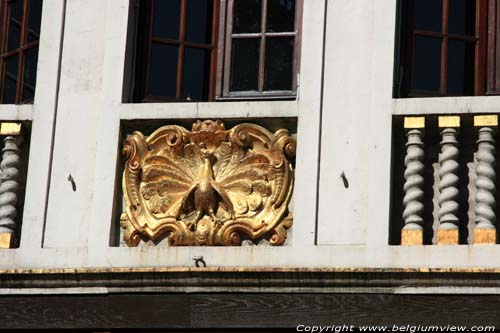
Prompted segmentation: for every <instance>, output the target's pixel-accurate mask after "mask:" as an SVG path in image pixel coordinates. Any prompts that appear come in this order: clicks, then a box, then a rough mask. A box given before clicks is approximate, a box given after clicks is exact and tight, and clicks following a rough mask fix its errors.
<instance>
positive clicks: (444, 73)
mask: <svg viewBox="0 0 500 333" xmlns="http://www.w3.org/2000/svg"><path fill="white" fill-rule="evenodd" d="M448 8H449V0H443V19H442V31H443V36H444V37H443V40H442V42H441V86H440V89H439V92H440V93H441V95H445V94H446V92H447V90H448V11H449V10H448Z"/></svg>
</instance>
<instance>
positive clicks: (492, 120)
mask: <svg viewBox="0 0 500 333" xmlns="http://www.w3.org/2000/svg"><path fill="white" fill-rule="evenodd" d="M474 127H475V128H477V129H478V135H479V138H478V140H477V153H476V159H477V163H476V209H475V212H476V220H475V227H474V232H473V236H472V241H473V244H496V239H497V237H496V233H497V232H496V228H495V222H496V215H495V206H496V200H495V192H496V187H495V178H496V172H495V162H496V161H495V138H494V135H495V131H496V130H497V127H498V116H496V115H490V116H475V117H474Z"/></svg>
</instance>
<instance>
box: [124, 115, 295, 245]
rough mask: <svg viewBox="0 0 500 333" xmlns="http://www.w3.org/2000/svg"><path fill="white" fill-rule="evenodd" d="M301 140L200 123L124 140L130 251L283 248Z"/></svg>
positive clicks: (242, 127)
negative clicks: (246, 244) (249, 245)
mask: <svg viewBox="0 0 500 333" xmlns="http://www.w3.org/2000/svg"><path fill="white" fill-rule="evenodd" d="M295 148H296V142H295V140H294V139H293V138H292V137H290V135H289V133H288V131H287V130H285V129H279V130H278V131H276V132H275V133H274V134H273V133H271V132H269V131H268V130H266V129H265V128H263V127H261V126H258V125H254V124H240V125H237V126H235V127H233V128H232V129H230V130H226V129H225V127H224V124H223V123H222V122H221V121H219V120H218V121H211V120H207V121H203V122H202V121H197V122H195V123H194V124H193V127H192V130H191V131H188V130H187V129H185V128H184V127H180V126H175V125H170V126H164V127H161V128H159V129H157V130H156V131H155V132H154V133H153V134H151V135H150V136H149V137H147V138H145V137H144V136H143V134H142V133H140V132H134V133H133V134H131V135H129V136H128V137H127V139H126V140H125V143H124V147H123V153H124V154H125V156H126V158H127V161H126V163H125V170H124V173H123V182H122V185H123V194H124V200H125V203H126V207H125V213H124V214H122V216H121V219H120V220H121V222H120V224H121V226H122V228H124V229H125V233H124V240H125V242H126V243H127V245H128V246H137V245H139V243H140V241H141V240H144V241H147V240H151V241H153V242H158V241H160V240H161V239H163V238H166V237H168V241H169V244H170V245H199V246H203V245H241V241H242V239H241V238H242V236H244V237H245V238H247V239H250V240H254V241H258V240H260V239H262V238H266V239H269V242H270V243H271V244H272V245H282V244H283V243H284V242H285V240H286V234H287V231H286V230H287V229H288V228H290V227H291V225H292V216H291V214H289V212H288V204H289V202H290V198H291V195H292V188H293V167H292V162H291V160H292V159H293V158H294V156H295Z"/></svg>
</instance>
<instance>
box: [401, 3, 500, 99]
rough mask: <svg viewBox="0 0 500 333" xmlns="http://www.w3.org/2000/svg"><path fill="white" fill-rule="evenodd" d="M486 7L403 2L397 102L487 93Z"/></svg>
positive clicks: (462, 4) (475, 4) (479, 5)
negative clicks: (420, 97) (406, 99)
mask: <svg viewBox="0 0 500 333" xmlns="http://www.w3.org/2000/svg"><path fill="white" fill-rule="evenodd" d="M487 1H488V0H411V1H400V6H401V7H400V11H401V13H402V16H401V21H400V24H401V34H400V47H401V49H400V53H399V64H397V65H399V66H398V67H397V68H396V69H397V70H396V79H397V80H398V82H396V86H397V90H396V92H395V95H396V96H397V97H416V96H471V95H484V94H485V93H486V92H487V91H486V69H487V64H486V54H487V53H486V45H487V40H488V35H487V29H486V27H487V23H488V22H487V20H488V17H487ZM496 1H497V0H492V1H491V3H495V2H496ZM490 24H491V22H490ZM489 61H490V60H489Z"/></svg>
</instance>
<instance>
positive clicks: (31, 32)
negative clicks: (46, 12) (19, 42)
mask: <svg viewBox="0 0 500 333" xmlns="http://www.w3.org/2000/svg"><path fill="white" fill-rule="evenodd" d="M42 3H43V1H42V0H29V11H28V43H30V42H33V41H35V40H39V39H40V25H41V23H42Z"/></svg>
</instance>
